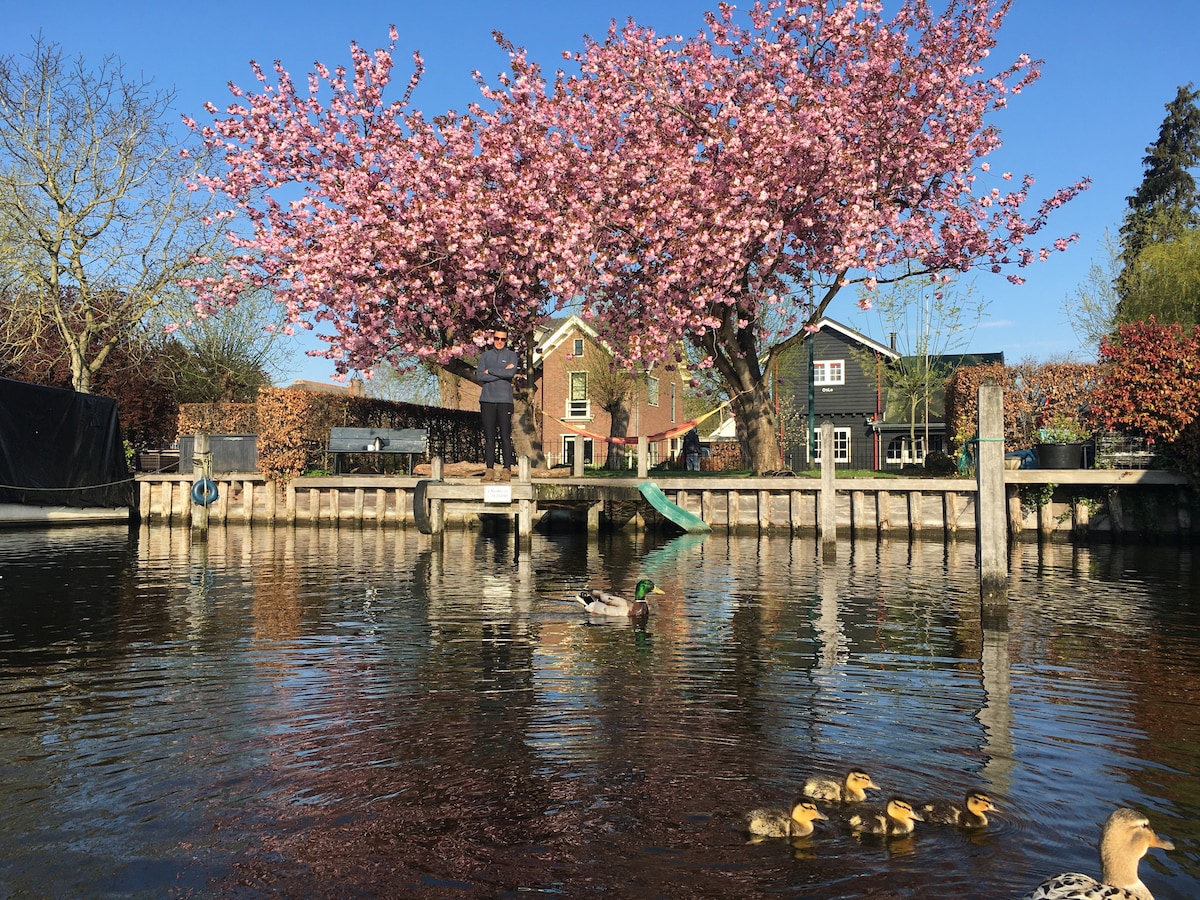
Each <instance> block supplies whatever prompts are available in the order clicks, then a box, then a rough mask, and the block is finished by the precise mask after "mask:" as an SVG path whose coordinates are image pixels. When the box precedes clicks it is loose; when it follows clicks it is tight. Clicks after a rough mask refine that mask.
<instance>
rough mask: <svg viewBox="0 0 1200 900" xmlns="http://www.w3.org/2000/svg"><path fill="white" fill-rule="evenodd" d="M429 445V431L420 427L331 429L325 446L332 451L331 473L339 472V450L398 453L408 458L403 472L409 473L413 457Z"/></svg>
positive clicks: (422, 452)
mask: <svg viewBox="0 0 1200 900" xmlns="http://www.w3.org/2000/svg"><path fill="white" fill-rule="evenodd" d="M428 447H429V432H428V431H426V430H425V429H424V428H331V429H330V430H329V447H328V448H327V449H328V451H329V452H330V453H332V454H333V474H334V475H341V474H342V454H343V453H380V454H391V453H402V454H404V455H405V456H407V457H408V465H407V471H408V474H409V475H411V474H412V472H413V457H414V456H418V455H421V454H424V453H425V452H426V451H427V450H428Z"/></svg>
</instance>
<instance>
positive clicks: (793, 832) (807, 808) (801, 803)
mask: <svg viewBox="0 0 1200 900" xmlns="http://www.w3.org/2000/svg"><path fill="white" fill-rule="evenodd" d="M827 818H828V817H827V816H825V815H823V814H822V813H821V811H820V810H819V809H817V804H815V803H813V802H812V801H811V800H809V799H808V798H807V797H797V798H796V799H795V800H793V801H792V806H791V810H790V811H789V810H786V809H779V808H778V807H761V808H759V809H752V810H750V812H748V813H746V830H747V831H749V832H750V833H751V834H752V835H756V836H758V837H773V838H776V837H807V836H808V835H810V834H812V833H813V822H815V821H817V820H818V819H827Z"/></svg>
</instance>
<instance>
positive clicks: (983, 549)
mask: <svg viewBox="0 0 1200 900" xmlns="http://www.w3.org/2000/svg"><path fill="white" fill-rule="evenodd" d="M975 459H976V462H975V480H976V485H977V488H978V492H977V497H978V500H977V503H978V515H979V590H980V597H981V599H982V601H983V605H984V606H985V607H990V606H993V605H1001V606H1003V605H1006V604H1007V601H1008V534H1007V532H1006V530H1005V526H1006V519H1007V516H1006V515H1005V505H1004V504H1005V499H1004V392H1003V390H1002V389H1001V387H1000V385H998V384H996V383H995V382H994V381H988V382H985V383H984V384H981V385H980V386H979V443H978V444H977V445H976V454H975Z"/></svg>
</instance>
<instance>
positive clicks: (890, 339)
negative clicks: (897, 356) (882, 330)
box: [888, 331, 896, 353]
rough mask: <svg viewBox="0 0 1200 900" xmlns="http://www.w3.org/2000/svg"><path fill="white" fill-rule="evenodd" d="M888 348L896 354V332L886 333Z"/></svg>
mask: <svg viewBox="0 0 1200 900" xmlns="http://www.w3.org/2000/svg"><path fill="white" fill-rule="evenodd" d="M888 346H890V347H891V348H892V352H893V353H895V352H896V332H894V331H889V332H888Z"/></svg>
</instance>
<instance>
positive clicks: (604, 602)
mask: <svg viewBox="0 0 1200 900" xmlns="http://www.w3.org/2000/svg"><path fill="white" fill-rule="evenodd" d="M662 593H664V591H663V590H662V588H659V587H655V586H654V582H653V581H651V580H650V579H649V578H643V579H642V580H641V581H639V582H638V583H637V585H636V586H635V587H634V589H633V599H632V600H626V599H625V598H624V597H620V596H618V595H616V594H610V593H609V592H608V591H602V590H600V589H599V588H589V589H588V590H586V591H581V592H580V594H579V597H578V598H577V599H578V600H579V603H580V604H582V606H583V608H584V609H586V610H587V611H588V612H589V613H591V614H592V615H594V616H595V615H601V616H628V617H629V618H631V619H637V618H642V617H644V616H648V615H649V614H650V604H648V603H647V602H646V595H647V594H662Z"/></svg>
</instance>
